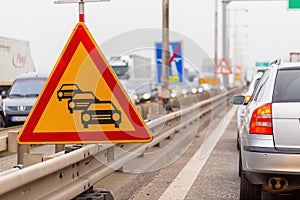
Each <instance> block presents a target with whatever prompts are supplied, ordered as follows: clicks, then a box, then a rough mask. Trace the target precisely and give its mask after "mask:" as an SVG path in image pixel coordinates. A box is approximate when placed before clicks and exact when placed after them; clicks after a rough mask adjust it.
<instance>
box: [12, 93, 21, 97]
mask: <svg viewBox="0 0 300 200" xmlns="http://www.w3.org/2000/svg"><path fill="white" fill-rule="evenodd" d="M9 97H24V95H23V94H10V95H9Z"/></svg>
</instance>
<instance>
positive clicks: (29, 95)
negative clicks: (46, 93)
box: [25, 93, 39, 97]
mask: <svg viewBox="0 0 300 200" xmlns="http://www.w3.org/2000/svg"><path fill="white" fill-rule="evenodd" d="M38 96H39V94H34V93H33V94H25V97H38Z"/></svg>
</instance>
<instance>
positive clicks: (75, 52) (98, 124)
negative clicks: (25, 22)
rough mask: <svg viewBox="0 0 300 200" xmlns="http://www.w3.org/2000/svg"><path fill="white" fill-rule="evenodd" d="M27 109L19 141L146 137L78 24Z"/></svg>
mask: <svg viewBox="0 0 300 200" xmlns="http://www.w3.org/2000/svg"><path fill="white" fill-rule="evenodd" d="M32 110H33V111H32V112H31V113H30V115H29V116H28V120H27V121H26V122H25V124H24V126H23V129H22V130H21V133H20V136H19V138H18V140H19V142H20V143H31V144H35V143H37V144H38V143H95V142H148V141H150V140H151V139H152V137H151V135H150V133H149V131H148V129H147V127H146V126H145V124H144V122H143V120H142V119H141V117H140V116H139V115H138V113H137V111H136V110H135V108H134V106H133V104H132V103H131V101H130V100H129V98H128V96H127V94H126V92H125V91H124V89H123V88H122V86H121V84H120V82H119V81H118V79H117V77H116V76H115V75H114V73H113V71H112V69H111V68H110V66H109V65H108V63H107V61H106V60H105V58H104V56H103V55H102V53H101V51H100V49H98V47H97V45H96V43H95V42H94V40H93V39H92V37H91V35H90V33H89V32H88V31H87V28H86V27H85V25H84V24H83V23H79V24H77V26H76V28H75V30H74V32H73V34H72V36H71V38H70V39H69V42H68V43H67V45H66V47H65V49H64V51H63V53H62V55H61V57H60V58H59V61H58V62H57V64H56V66H55V68H54V69H53V71H52V73H51V75H50V77H49V79H48V81H47V83H46V85H45V87H44V89H43V91H42V93H41V95H40V97H39V99H38V100H37V103H36V105H35V106H34V108H33V109H32Z"/></svg>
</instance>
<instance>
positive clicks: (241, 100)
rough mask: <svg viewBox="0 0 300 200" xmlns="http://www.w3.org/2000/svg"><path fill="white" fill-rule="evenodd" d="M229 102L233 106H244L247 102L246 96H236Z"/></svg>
mask: <svg viewBox="0 0 300 200" xmlns="http://www.w3.org/2000/svg"><path fill="white" fill-rule="evenodd" d="M229 102H230V103H231V104H233V105H243V104H244V102H245V96H243V95H234V96H233V97H231V99H230V101H229Z"/></svg>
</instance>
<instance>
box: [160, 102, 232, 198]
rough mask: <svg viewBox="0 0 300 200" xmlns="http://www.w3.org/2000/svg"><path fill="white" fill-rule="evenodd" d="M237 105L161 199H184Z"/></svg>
mask: <svg viewBox="0 0 300 200" xmlns="http://www.w3.org/2000/svg"><path fill="white" fill-rule="evenodd" d="M236 109H237V106H234V107H233V108H231V110H230V111H229V112H228V113H227V114H226V116H225V117H224V119H226V120H223V123H220V124H219V125H218V126H217V128H216V129H215V130H214V131H213V132H212V134H210V136H209V137H208V138H207V139H206V140H205V141H204V142H203V144H202V145H201V147H200V148H199V149H198V151H197V152H196V153H195V154H194V156H193V157H192V158H191V159H190V160H189V162H188V163H187V164H186V165H185V167H184V168H183V169H182V170H181V172H180V173H179V174H178V175H177V177H176V178H175V180H174V181H173V182H172V183H171V185H170V186H169V187H168V188H167V189H166V190H165V192H164V193H163V194H162V196H161V197H160V198H159V199H160V200H183V199H184V197H185V196H186V194H187V193H188V191H189V190H190V188H191V187H192V185H193V183H194V182H195V180H196V178H197V176H198V174H199V173H200V171H201V169H202V167H203V166H204V165H205V163H206V161H207V160H208V158H209V157H210V155H211V153H212V151H213V149H214V148H215V146H216V144H217V142H218V141H219V139H220V138H221V137H222V135H223V134H224V132H225V129H226V128H227V126H228V124H229V123H230V121H231V119H232V117H233V116H234V114H235V113H236Z"/></svg>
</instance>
